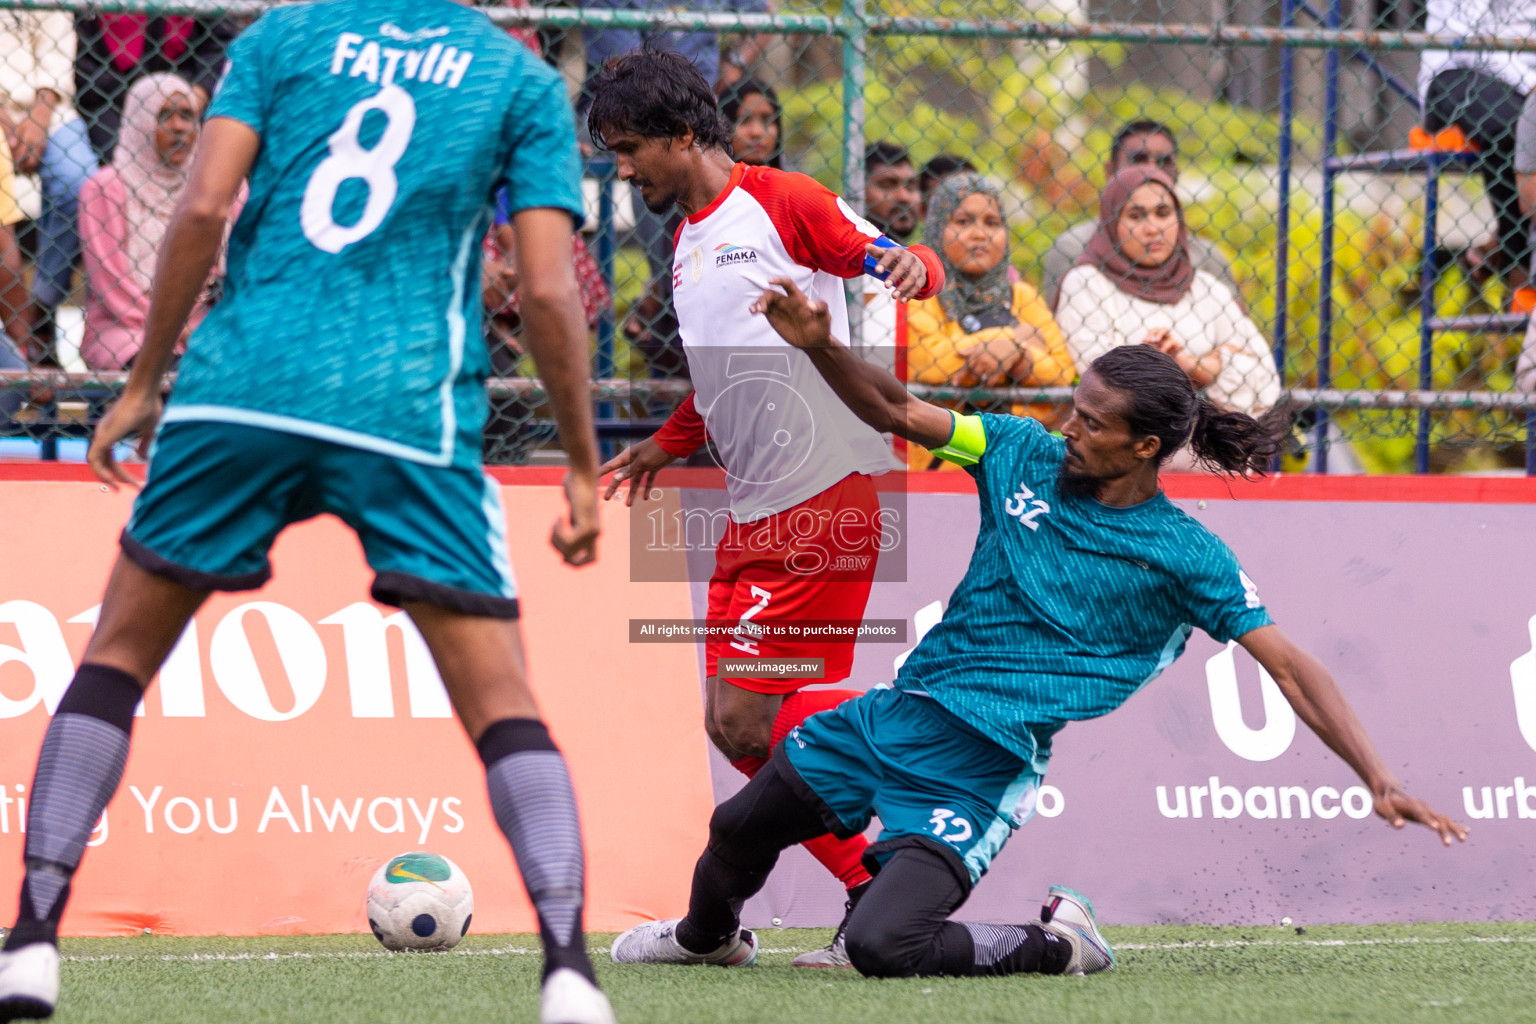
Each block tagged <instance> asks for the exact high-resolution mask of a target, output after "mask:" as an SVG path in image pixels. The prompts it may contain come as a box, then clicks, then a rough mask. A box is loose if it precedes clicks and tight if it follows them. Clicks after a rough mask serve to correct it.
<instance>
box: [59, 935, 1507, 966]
mask: <svg viewBox="0 0 1536 1024" xmlns="http://www.w3.org/2000/svg"><path fill="white" fill-rule="evenodd" d="M1477 942H1484V943H1521V944H1536V937H1522V936H1515V935H1469V936H1462V937H1459V938H1450V937H1445V938H1414V937H1406V938H1395V939H1225V940H1220V941H1215V940H1211V941H1193V942H1117V943H1115V944H1114V948H1115V950H1116V951H1117V952H1120V951H1127V952H1152V951H1165V950H1166V951H1178V950H1183V949H1245V948H1249V947H1256V948H1258V947H1270V946H1291V947H1295V946H1306V947H1313V948H1320V949H1321V948H1333V947H1340V946H1447V945H1455V944H1457V943H1477ZM809 951H810V950H809V949H802V948H799V947H785V948H778V947H767V946H765V947H763V948H762V949H761V950H760V951H759V952H762V953H784V954H799V953H806V952H809ZM541 952H542V950H541V949H540V948H539V947H537V946H493V947H487V948H485V949H459V950H453V951H452V952H450V953H449V954H448V955H450V956H526V955H531V954H535V953H541ZM592 952H594V953H598V954H602V953H607V952H608V947H607V946H594V947H593V948H592ZM413 955H415V954H411V953H391V952H389V951H388V950H385V949H376V950H361V949H357V950H341V951H320V952H303V951H291V952H284V953H279V952H275V951H274V952H268V953H255V952H251V953H99V954H80V955H66V956H64V957H63V960H64V961H65V962H67V963H77V964H91V963H113V962H132V961H141V962H155V963H237V962H255V963H260V962H272V961H280V960H376V959H380V958H383V957H392V956H413Z"/></svg>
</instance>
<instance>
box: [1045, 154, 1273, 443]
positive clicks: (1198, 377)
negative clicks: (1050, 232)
mask: <svg viewBox="0 0 1536 1024" xmlns="http://www.w3.org/2000/svg"><path fill="white" fill-rule="evenodd" d="M1056 322H1057V323H1059V324H1060V325H1061V329H1062V330H1063V331H1064V332H1066V336H1067V347H1068V348H1070V349H1071V351H1072V358H1073V359H1074V360H1076V361H1077V364H1078V365H1079V366H1087V365H1089V364H1090V363H1092V362H1093V361H1094V360H1095V359H1097V358H1098V357H1099V356H1101V355H1103V354H1104V353H1105V352H1108V351H1109V350H1110V349H1112V348H1117V347H1119V346H1121V345H1151V346H1153V347H1155V348H1158V349H1160V350H1162V351H1163V352H1166V353H1167V354H1168V355H1170V356H1172V357H1173V358H1174V359H1175V360H1177V361H1178V363H1179V366H1181V367H1182V368H1183V369H1184V372H1185V373H1187V374H1188V375H1189V379H1190V380H1191V381H1192V382H1193V383H1194V385H1195V387H1197V388H1200V389H1201V390H1203V392H1204V393H1205V396H1206V397H1207V398H1209V399H1210V400H1211V402H1212V403H1213V404H1215V405H1217V406H1219V407H1221V408H1223V409H1227V410H1230V411H1235V412H1244V413H1247V414H1248V415H1250V416H1259V415H1262V414H1263V413H1264V412H1266V411H1267V410H1269V409H1270V408H1272V407H1273V406H1274V405H1275V403H1276V402H1278V401H1279V400H1280V375H1279V373H1277V372H1276V370H1275V358H1274V353H1273V352H1271V351H1270V347H1269V342H1268V341H1266V340H1265V338H1264V336H1263V335H1262V334H1261V333H1260V332H1259V328H1258V327H1257V325H1255V324H1254V322H1253V321H1252V320H1251V319H1249V317H1248V314H1247V312H1246V311H1245V310H1244V309H1243V307H1242V304H1241V303H1239V302H1238V300H1237V298H1236V297H1235V296H1234V295H1233V294H1232V292H1231V290H1230V289H1229V288H1227V286H1226V285H1224V284H1222V283H1221V282H1220V281H1218V280H1217V279H1216V278H1215V277H1213V276H1211V275H1210V274H1208V273H1206V272H1205V271H1204V270H1197V269H1196V268H1195V266H1194V264H1193V263H1192V262H1191V260H1190V256H1189V230H1188V228H1187V227H1186V226H1185V223H1184V208H1183V206H1182V205H1181V204H1180V203H1179V197H1178V195H1177V194H1176V193H1175V192H1174V188H1173V181H1172V179H1170V178H1169V177H1168V176H1167V175H1166V174H1164V173H1163V172H1162V171H1160V170H1157V169H1156V168H1155V167H1150V166H1147V165H1145V164H1136V165H1134V166H1131V167H1127V168H1125V169H1124V170H1122V171H1120V172H1119V173H1118V174H1116V175H1115V176H1114V177H1113V178H1111V179H1110V180H1109V183H1108V184H1106V185H1105V186H1104V191H1103V193H1102V194H1101V196H1100V198H1099V227H1098V231H1097V232H1096V233H1095V234H1094V236H1093V238H1092V239H1090V240H1089V242H1088V247H1087V250H1086V251H1085V252H1084V253H1083V256H1082V258H1081V259H1079V260H1078V263H1077V266H1075V267H1073V268H1072V270H1071V271H1069V272H1068V273H1067V276H1066V277H1065V278H1063V279H1062V282H1061V296H1060V298H1059V299H1058V300H1057V303H1056Z"/></svg>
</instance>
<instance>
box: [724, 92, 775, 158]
mask: <svg viewBox="0 0 1536 1024" xmlns="http://www.w3.org/2000/svg"><path fill="white" fill-rule="evenodd" d="M720 113H721V115H722V116H723V117H724V118H725V120H726V123H727V124H729V125H730V126H731V127H732V129H734V134H733V135H732V136H731V153H732V155H733V156H734V157H735V158H736V159H737V160H739V161H741V162H742V163H744V164H753V165H755V166H760V167H776V168H778V169H779V170H783V169H784V108H783V107H782V106H781V105H780V104H779V97H778V95H777V94H775V93H774V91H773V88H772V87H771V86H768V85H765V84H764V83H762V82H760V81H758V80H757V79H755V78H743V79H741V80H740V81H739V82H736V83H735V84H734V85H731V86H728V87H727V88H726V90H725V92H724V94H722V95H721V97H720Z"/></svg>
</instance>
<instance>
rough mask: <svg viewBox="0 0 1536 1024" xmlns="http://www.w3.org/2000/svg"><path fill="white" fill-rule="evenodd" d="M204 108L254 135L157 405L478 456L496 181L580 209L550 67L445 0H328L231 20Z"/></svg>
mask: <svg viewBox="0 0 1536 1024" xmlns="http://www.w3.org/2000/svg"><path fill="white" fill-rule="evenodd" d="M209 117H210V118H220V117H223V118H232V119H234V120H236V121H239V122H241V123H243V124H246V125H248V126H250V127H251V128H252V129H254V130H255V131H256V133H257V134H258V135H259V136H260V137H261V149H260V153H259V155H258V157H257V160H256V163H255V166H254V167H253V168H252V171H251V175H250V181H249V188H250V191H249V196H248V198H247V199H246V202H245V206H244V209H243V210H242V212H241V214H240V217H239V219H238V221H237V222H236V224H235V226H234V229H233V231H232V232H231V235H230V241H229V260H228V266H229V269H228V278H227V281H226V285H225V292H224V299H223V301H222V302H221V303H220V304H219V305H218V306H217V307H215V308H214V310H213V311H212V312H211V313H210V314H209V316H208V318H207V319H206V320H205V321H204V322H203V324H202V326H201V327H200V328H199V329H198V331H197V332H196V334H195V335H194V336H193V337H192V339H191V341H190V342H189V344H188V347H187V354H186V357H185V358H184V359H183V361H182V364H181V369H180V373H179V374H178V379H177V383H176V387H175V390H174V393H173V396H172V401H171V405H170V407H169V408H168V409H167V412H166V420H167V421H168V422H175V421H189V420H202V421H209V420H213V421H223V422H235V423H244V424H249V425H252V426H262V427H268V428H272V429H277V430H285V431H289V432H292V433H300V434H306V435H309V436H313V437H320V438H324V439H327V440H332V441H336V442H338V443H341V444H346V445H351V446H354V447H359V448H365V449H368V450H372V451H378V452H382V453H385V454H390V455H395V456H398V457H401V458H406V459H410V460H412V461H416V462H422V463H426V464H433V465H453V464H457V465H467V464H472V463H475V462H478V460H479V456H480V433H481V430H482V428H483V425H484V421H485V414H486V399H485V388H484V379H485V376H486V375H487V373H488V372H489V360H488V357H487V353H486V347H485V344H484V342H483V340H482V339H481V334H480V301H481V300H480V270H479V268H480V253H481V241H482V239H483V237H484V235H485V232H486V230H487V229H488V228H489V226H490V224H491V219H492V214H493V211H494V198H495V194H496V192H497V190H498V189H500V188H505V189H506V190H507V196H508V200H509V207H510V210H511V212H513V213H514V214H515V213H517V212H518V211H521V210H526V209H531V208H536V207H542V208H554V209H561V210H567V211H569V212H570V213H571V214H572V215H573V216H576V217H579V216H580V214H581V192H580V164H579V161H578V159H577V155H576V139H575V130H574V127H573V122H572V116H571V109H570V104H569V101H568V100H567V98H566V95H565V89H564V86H563V84H562V82H561V80H560V79H559V77H558V76H557V75H556V74H555V72H554V71H553V70H551V69H550V68H549V67H548V66H547V65H545V64H544V63H543V62H542V61H540V60H539V59H538V58H537V57H535V56H534V55H533V54H532V53H531V52H530V51H529V50H528V49H527V48H526V47H524V46H523V45H522V44H521V43H519V42H517V41H516V40H514V39H512V38H511V37H509V36H508V35H507V34H506V32H505V31H503V30H501V29H499V28H497V27H496V26H494V25H492V24H491V23H490V21H489V20H488V19H487V18H486V17H485V15H484V14H482V13H480V12H477V11H474V10H471V9H468V8H465V7H463V6H461V5H459V4H456V3H452V2H451V0H326V2H318V3H306V4H301V5H296V6H293V7H282V8H278V9H275V10H272V11H269V12H268V13H267V14H265V15H264V16H263V17H262V18H261V20H260V21H258V22H257V23H256V24H255V25H253V26H252V27H251V28H250V29H248V30H247V31H246V32H245V33H244V34H243V35H242V36H241V37H240V39H239V40H238V41H237V42H236V43H235V45H234V47H233V48H232V50H231V52H230V65H229V69H228V71H227V72H226V74H225V77H224V81H223V82H222V83H221V84H220V86H219V89H218V91H217V92H216V94H215V96H214V99H213V103H212V106H211V108H210V110H209Z"/></svg>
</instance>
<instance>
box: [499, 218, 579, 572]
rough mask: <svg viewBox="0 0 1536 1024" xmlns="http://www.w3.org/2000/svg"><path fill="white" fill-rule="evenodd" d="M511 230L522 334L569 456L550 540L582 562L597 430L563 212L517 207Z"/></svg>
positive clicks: (569, 228)
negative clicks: (561, 505) (565, 512)
mask: <svg viewBox="0 0 1536 1024" xmlns="http://www.w3.org/2000/svg"><path fill="white" fill-rule="evenodd" d="M512 230H513V231H515V232H516V233H517V275H518V279H519V281H520V282H521V284H520V286H519V287H520V288H521V290H522V313H523V323H524V324H525V325H526V327H527V330H525V331H524V332H523V340H524V343H525V344H526V345H527V346H528V354H529V355H531V356H533V361H534V363H535V364H536V365H537V366H538V370H539V379H540V380H542V381H543V382H544V390H545V391H546V392H548V394H549V404H550V405H551V406H552V407H553V408H554V412H555V424H556V426H558V427H559V429H560V443H561V444H562V445H563V446H564V447H565V454H566V457H567V459H569V461H570V470H569V472H568V473H567V474H566V477H565V497H566V501H567V503H568V504H569V505H570V518H569V521H565V520H562V521H559V522H556V523H555V528H554V531H553V533H552V534H551V535H550V543H551V544H553V545H554V546H555V550H557V551H559V552H560V555H561V557H563V558H564V559H565V560H566V562H568V563H570V564H571V565H586V564H587V563H588V562H591V561H592V560H594V559H595V558H596V557H597V534H598V519H597V434H596V432H595V430H594V429H593V424H592V393H591V375H590V372H589V367H590V365H591V356H590V354H589V353H588V351H587V324H586V321H585V319H584V318H583V316H582V312H581V292H580V290H579V288H578V287H577V284H576V267H575V264H574V263H573V262H572V257H571V245H572V241H571V235H572V233H573V230H574V229H573V227H572V224H571V215H570V213H569V212H568V211H566V210H557V209H547V208H543V207H536V208H533V209H528V210H520V211H518V212H517V213H515V214H513V216H512Z"/></svg>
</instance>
